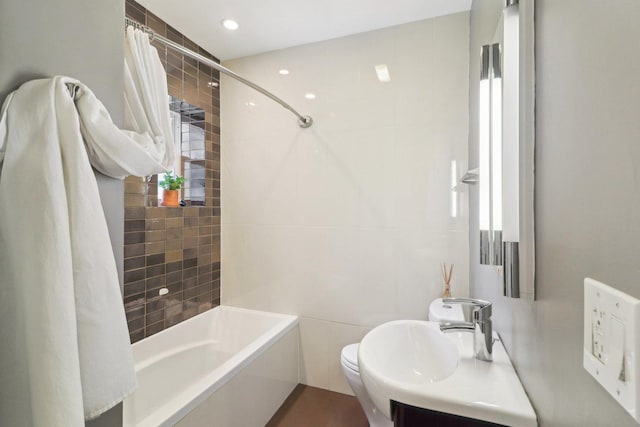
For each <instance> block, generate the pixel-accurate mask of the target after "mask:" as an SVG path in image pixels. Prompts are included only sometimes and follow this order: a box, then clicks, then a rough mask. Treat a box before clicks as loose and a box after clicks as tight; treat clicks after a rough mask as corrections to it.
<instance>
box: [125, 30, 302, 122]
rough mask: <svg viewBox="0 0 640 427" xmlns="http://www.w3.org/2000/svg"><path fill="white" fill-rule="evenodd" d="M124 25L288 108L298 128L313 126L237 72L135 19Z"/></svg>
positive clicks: (272, 95)
mask: <svg viewBox="0 0 640 427" xmlns="http://www.w3.org/2000/svg"><path fill="white" fill-rule="evenodd" d="M124 24H125V28H127V27H128V26H132V27H133V28H137V29H139V30H141V31H144V32H145V33H147V34H148V35H149V38H150V40H151V41H153V40H156V41H158V42H160V43H162V44H163V45H165V46H167V47H170V48H171V49H173V50H176V51H178V52H180V53H182V54H183V55H186V56H188V57H190V58H193V59H195V60H196V61H198V62H201V63H203V64H206V65H208V66H209V67H211V68H214V69H216V70H218V71H220V72H221V73H223V74H226V75H227V76H229V77H231V78H234V79H236V80H238V81H239V82H241V83H244V84H246V85H247V86H249V87H251V88H253V89H255V90H257V91H258V92H260V93H261V94H263V95H265V96H267V97H269V98H271V99H273V100H274V101H275V102H277V103H278V104H280V105H282V106H283V107H284V108H286V109H287V110H289V111H291V112H292V113H293V114H295V115H296V117H298V126H300V127H301V128H308V127H310V126H311V125H312V124H313V119H312V118H311V117H310V116H303V115H302V114H300V113H298V112H297V111H296V110H294V109H293V107H292V106H291V105H289V104H287V103H286V102H284V101H283V100H282V99H280V98H278V97H277V96H275V95H274V94H272V93H271V92H269V91H268V90H266V89H264V88H262V87H260V86H258V85H257V84H255V83H253V82H252V81H249V80H247V79H245V78H244V77H242V76H240V75H238V74H236V73H235V72H233V71H231V70H230V69H228V68H226V67H224V66H222V65H220V64H218V63H217V62H215V61H213V60H211V59H209V58H207V57H206V56H203V55H200V54H199V53H196V52H194V51H192V50H190V49H187V48H186V47H184V46H182V45H180V44H178V43H176V42H174V41H172V40H169V39H168V38H166V37H163V36H161V35H158V34H156V32H155V31H153V30H152V29H151V28H149V27H147V26H146V25H143V24H141V23H139V22H137V21H134V20H133V19H130V18H125V19H124Z"/></svg>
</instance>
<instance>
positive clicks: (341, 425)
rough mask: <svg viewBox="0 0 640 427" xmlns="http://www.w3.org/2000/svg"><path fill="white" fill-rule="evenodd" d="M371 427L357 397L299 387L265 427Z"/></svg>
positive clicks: (299, 385)
mask: <svg viewBox="0 0 640 427" xmlns="http://www.w3.org/2000/svg"><path fill="white" fill-rule="evenodd" d="M368 426H369V423H368V422H367V417H366V416H365V415H364V412H363V411H362V407H360V404H359V403H358V401H357V400H356V398H355V397H353V396H349V395H346V394H342V393H335V392H333V391H329V390H323V389H321V388H315V387H309V386H306V385H303V384H298V386H297V387H296V388H295V389H294V390H293V392H291V394H290V395H289V397H288V398H287V400H285V402H284V403H283V404H282V406H281V407H280V409H278V412H276V413H275V415H274V416H273V418H271V420H270V421H269V422H268V423H267V426H266V427H368Z"/></svg>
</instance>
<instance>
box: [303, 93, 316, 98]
mask: <svg viewBox="0 0 640 427" xmlns="http://www.w3.org/2000/svg"><path fill="white" fill-rule="evenodd" d="M304 97H305V98H307V99H316V94H315V93H306V94H305V95H304Z"/></svg>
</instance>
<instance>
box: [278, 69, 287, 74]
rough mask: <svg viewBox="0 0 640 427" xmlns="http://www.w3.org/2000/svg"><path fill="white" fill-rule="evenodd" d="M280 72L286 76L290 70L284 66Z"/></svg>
mask: <svg viewBox="0 0 640 427" xmlns="http://www.w3.org/2000/svg"><path fill="white" fill-rule="evenodd" d="M278 72H279V73H280V74H282V75H283V76H286V75H288V74H289V70H287V69H286V68H283V69H282V70H280V71H278Z"/></svg>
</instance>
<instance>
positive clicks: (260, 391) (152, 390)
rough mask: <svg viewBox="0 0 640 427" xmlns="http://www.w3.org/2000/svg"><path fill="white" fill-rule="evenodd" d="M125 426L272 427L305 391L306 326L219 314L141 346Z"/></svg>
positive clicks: (260, 315)
mask: <svg viewBox="0 0 640 427" xmlns="http://www.w3.org/2000/svg"><path fill="white" fill-rule="evenodd" d="M133 354H134V358H135V362H136V372H137V376H138V389H137V390H136V391H135V393H133V394H132V395H131V396H130V397H128V398H127V399H125V401H124V415H123V417H124V426H125V427H127V426H140V427H142V426H153V427H155V426H169V425H181V426H204V425H206V426H220V427H232V426H242V427H249V426H256V427H258V426H264V424H265V423H266V422H267V421H268V420H269V419H270V418H271V416H272V415H273V414H274V413H275V411H276V410H277V409H278V408H279V407H280V405H281V404H282V402H283V401H284V400H285V399H286V397H287V396H288V395H289V393H290V392H291V391H292V390H293V388H294V387H295V386H296V384H297V383H298V318H297V317H296V316H289V315H284V314H276V313H267V312H262V311H255V310H246V309H241V308H235V307H228V306H219V307H216V308H214V309H212V310H209V311H207V312H204V313H202V314H200V315H198V316H195V317H193V318H191V319H189V320H186V321H184V322H182V323H179V324H177V325H175V326H173V327H171V328H168V329H166V330H164V331H162V332H160V333H158V334H155V335H153V336H151V337H149V338H146V339H144V340H142V341H139V342H137V343H135V344H133Z"/></svg>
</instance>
